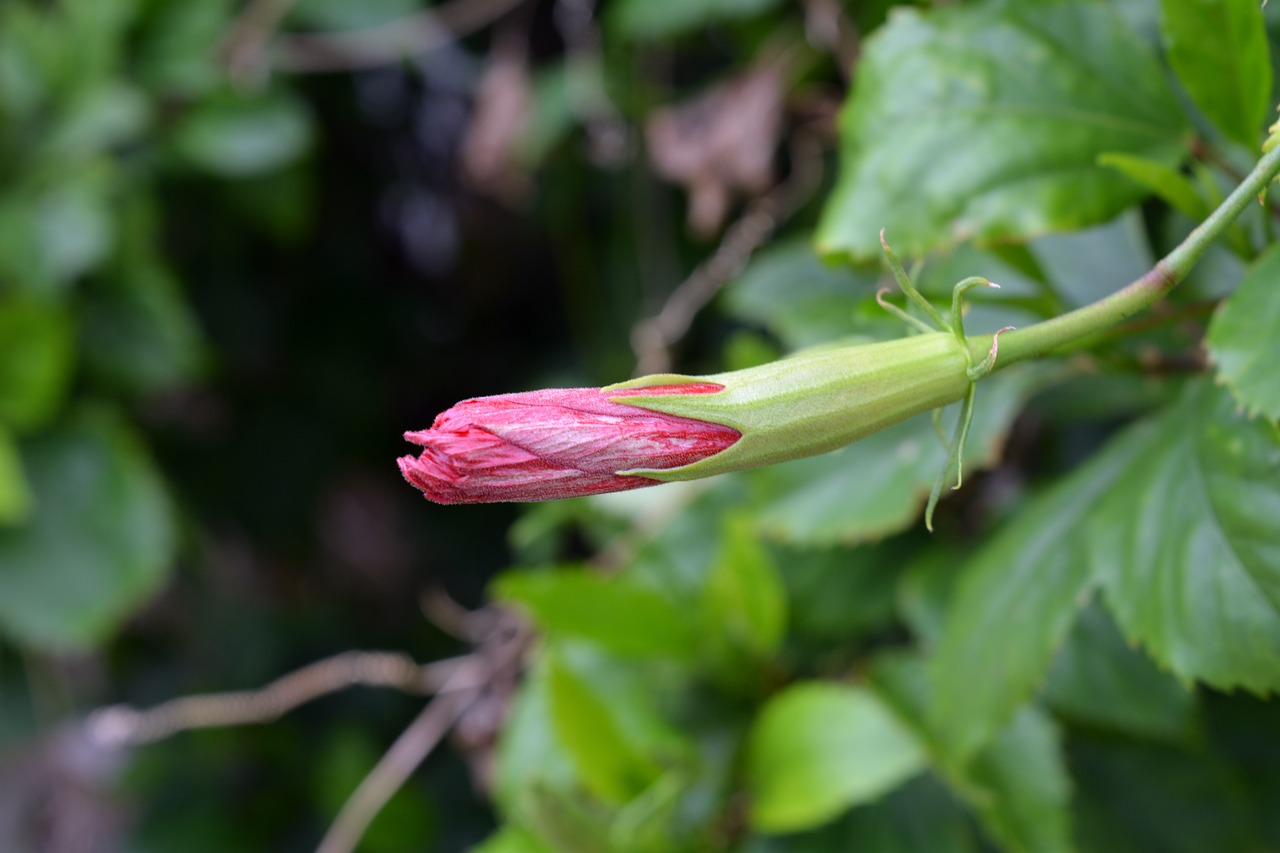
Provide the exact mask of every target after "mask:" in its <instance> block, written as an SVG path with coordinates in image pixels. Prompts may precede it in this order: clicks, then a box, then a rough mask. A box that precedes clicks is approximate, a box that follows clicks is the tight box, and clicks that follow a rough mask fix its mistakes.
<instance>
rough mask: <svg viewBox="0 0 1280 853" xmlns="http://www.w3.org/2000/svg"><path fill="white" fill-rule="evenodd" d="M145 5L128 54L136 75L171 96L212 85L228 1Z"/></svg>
mask: <svg viewBox="0 0 1280 853" xmlns="http://www.w3.org/2000/svg"><path fill="white" fill-rule="evenodd" d="M151 5H152V9H151V11H150V14H148V15H147V16H146V19H145V21H144V22H143V25H142V31H141V33H140V34H139V36H138V44H137V48H136V53H135V55H134V67H135V75H136V78H137V79H138V80H140V81H141V82H142V84H143V85H144V86H146V87H147V88H148V89H150V90H153V91H155V92H157V93H159V94H162V95H169V96H174V97H184V98H192V97H196V96H199V95H203V94H206V93H208V92H211V91H213V90H215V89H216V88H217V86H218V85H219V84H221V83H222V82H223V81H224V80H225V78H226V74H225V71H224V69H223V66H222V63H221V58H220V56H219V48H220V45H221V43H222V40H223V38H224V36H225V35H226V27H227V22H228V21H229V20H231V15H232V10H233V8H234V0H190V2H185V3H153V4H151ZM347 5H348V6H349V5H350V4H347Z"/></svg>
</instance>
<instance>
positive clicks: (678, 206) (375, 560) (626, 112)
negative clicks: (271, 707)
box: [0, 0, 889, 851]
mask: <svg viewBox="0 0 1280 853" xmlns="http://www.w3.org/2000/svg"><path fill="white" fill-rule="evenodd" d="M617 5H618V7H619V8H618V9H617V10H614V11H612V12H611V11H610V10H607V9H606V10H597V9H595V8H593V4H592V3H590V2H588V0H528V2H515V1H514V0H512V2H495V0H474V1H472V0H453V2H448V3H444V4H442V5H441V6H439V7H430V8H429V4H426V3H423V2H419V0H376V2H375V0H369V2H360V3H349V2H340V0H298V2H291V0H250V2H231V0H183V2H174V0H0V525H3V526H0V600H3V603H0V635H2V636H3V638H4V639H3V641H0V848H2V849H5V850H32V851H35V850H48V851H74V850H84V849H100V850H110V849H132V850H154V851H168V850H183V851H199V850H210V851H213V850H218V851H222V850H304V849H310V848H311V847H312V846H314V844H315V843H316V842H317V840H318V839H319V838H320V836H321V834H322V833H323V832H324V830H325V828H326V827H327V826H328V825H329V823H330V821H332V819H333V816H334V815H335V814H336V812H337V811H338V809H339V808H340V806H341V805H342V803H343V801H344V800H345V799H346V797H347V796H348V795H349V793H350V792H351V790H352V789H354V787H355V786H356V784H357V783H358V782H359V781H360V779H361V778H363V777H364V775H365V774H366V773H367V772H368V770H369V768H370V767H371V766H372V765H373V763H374V762H375V761H376V760H377V758H378V756H379V755H381V754H382V752H383V751H384V750H385V749H386V747H387V745H388V744H389V743H390V742H391V741H392V740H393V739H394V738H395V736H396V735H397V733H398V732H399V731H400V730H401V729H403V727H404V726H405V725H406V724H407V723H408V722H409V721H410V720H411V719H412V718H413V717H414V715H415V714H416V713H417V712H418V710H419V708H420V707H421V701H420V700H418V699H414V698H412V697H407V696H405V695H403V694H401V693H398V692H394V691H388V690H377V689H355V690H351V691H347V692H339V693H337V694H335V695H333V696H330V697H327V698H324V699H322V700H321V701H319V702H316V703H315V704H312V705H309V706H306V707H303V708H301V709H299V710H297V711H294V712H293V713H291V714H289V715H287V716H286V717H285V718H283V719H281V720H279V721H275V722H271V723H270V724H264V725H246V726H240V727H234V728H218V729H212V730H205V731H196V732H187V733H181V734H177V735H175V736H173V737H172V738H169V739H167V740H165V741H163V742H161V743H158V744H155V745H145V746H140V747H138V748H137V749H132V750H127V751H121V752H119V753H114V752H110V751H106V752H104V751H103V749H102V748H100V747H99V746H93V745H87V744H85V743H83V742H81V741H80V740H78V739H77V738H78V737H79V735H77V734H75V733H74V732H73V731H71V728H72V727H74V724H75V721H77V720H79V719H81V718H82V717H83V716H84V715H85V714H87V713H89V712H90V711H92V710H93V709H94V708H97V707H99V706H103V705H109V704H115V703H128V704H131V705H134V706H138V707H147V706H151V705H155V704H156V703H160V702H163V701H165V700H168V699H172V698H174V697H177V696H182V695H186V694H193V693H204V692H212V691H226V690H242V689H248V688H253V687H257V686H261V685H264V684H266V683H267V682H269V681H271V680H272V679H274V678H276V677H278V676H281V675H283V674H284V673H286V672H288V671H290V670H292V669H294V668H296V667H298V666H301V665H303V664H306V663H309V662H311V661H314V660H317V659H320V658H323V657H325V656H328V655H331V654H335V653H338V652H341V651H344V650H348V649H392V650H400V651H403V652H405V653H407V654H409V655H411V656H412V657H413V658H415V659H417V660H419V661H428V660H432V659H435V658H442V657H446V656H450V655H455V654H458V653H460V652H462V651H465V644H464V643H463V642H461V641H460V640H458V639H457V638H454V637H451V636H449V634H448V633H447V632H445V631H444V630H441V628H440V627H438V626H436V625H433V623H432V621H431V620H430V619H428V618H426V616H424V612H423V609H422V608H421V607H420V605H419V599H420V597H421V596H423V595H424V594H425V593H432V594H436V595H439V594H440V593H441V592H443V593H444V594H447V596H448V597H449V598H451V599H452V600H454V601H456V602H457V603H458V604H460V605H461V606H462V607H465V608H474V607H477V606H479V605H480V604H481V602H482V591H483V589H484V586H485V583H486V581H487V580H488V579H489V578H490V577H491V576H492V575H493V573H494V572H495V571H496V570H497V569H499V568H501V567H503V566H504V565H506V564H507V563H508V562H509V560H510V555H509V553H508V549H507V546H506V543H505V541H504V538H503V536H502V535H501V534H500V532H501V531H504V530H506V528H507V527H508V525H509V524H510V523H511V521H512V520H513V519H514V517H515V510H514V509H513V508H512V507H510V506H501V505H500V506H492V507H475V508H471V509H469V510H468V511H467V512H464V513H456V512H454V513H450V512H447V511H442V510H441V509H440V508H436V507H433V506H430V505H428V504H426V503H425V502H423V501H422V499H421V498H420V496H419V495H418V493H417V492H415V491H414V490H412V489H411V488H409V487H407V486H406V485H404V484H403V483H402V482H401V481H400V478H399V476H398V474H397V472H396V468H395V458H396V457H397V456H398V455H401V454H403V453H406V452H409V450H410V448H409V446H408V445H406V444H405V443H404V442H403V440H402V439H401V437H400V435H401V433H402V432H403V431H405V430H407V429H420V428H425V427H426V426H428V425H429V424H430V423H431V421H432V419H433V418H434V416H435V414H436V413H438V412H439V411H441V410H443V409H444V408H447V407H448V406H449V405H450V404H451V403H452V402H454V401H455V400H457V399H460V398H464V397H469V396H477V395H482V394H487V393H497V392H502V391H509V390H519V389H521V388H527V387H534V386H538V385H546V384H561V385H573V384H602V383H606V382H609V381H616V380H619V379H622V378H626V377H627V376H628V375H630V374H631V373H632V371H633V370H634V369H635V367H636V360H637V352H636V351H635V350H633V348H632V342H631V333H632V328H633V326H634V325H635V323H636V322H637V321H638V320H639V319H640V318H641V317H643V316H646V315H649V314H652V313H654V312H656V311H657V310H658V309H659V308H660V307H661V305H662V304H663V301H664V299H665V298H666V297H667V295H668V294H669V293H670V292H671V291H672V290H673V289H674V288H675V287H676V286H677V284H679V282H680V281H681V280H682V279H683V278H684V276H685V275H686V274H687V273H688V272H689V271H690V270H691V269H692V268H693V267H694V266H695V264H696V262H697V261H698V260H699V259H701V258H704V257H706V256H709V255H710V254H711V253H712V252H713V251H714V249H715V247H716V246H717V245H718V242H719V239H720V236H721V235H722V234H723V232H724V230H725V228H726V227H727V226H728V225H729V224H730V223H731V222H732V221H733V220H734V219H735V218H736V217H738V216H739V215H740V214H741V213H742V211H743V207H742V204H743V202H744V201H745V200H748V199H750V198H752V197H756V198H759V197H760V196H762V194H763V193H765V191H766V190H769V189H770V187H771V186H773V185H774V183H775V181H776V180H778V179H779V178H780V177H781V176H783V175H785V174H789V173H790V172H793V171H795V169H793V168H792V166H791V165H790V157H791V154H790V153H788V152H787V151H785V150H784V151H781V152H775V146H776V143H777V141H778V137H779V136H780V135H781V133H782V122H783V112H784V110H785V112H786V113H787V115H788V118H787V122H788V123H790V124H791V125H792V126H804V127H807V128H808V129H809V131H808V136H807V137H806V138H808V139H810V142H811V143H812V140H813V139H829V135H824V134H829V132H830V116H831V114H832V111H833V109H834V106H835V105H836V104H837V103H838V99H839V97H840V93H841V87H842V80H841V74H840V70H839V69H840V68H841V65H842V62H841V57H840V50H841V49H842V48H841V45H840V37H841V30H840V23H839V21H838V20H837V19H836V18H835V17H832V16H831V12H832V9H833V8H834V4H829V3H823V2H814V3H811V4H808V5H807V6H805V7H800V6H796V7H780V8H778V9H777V10H776V11H774V12H770V13H769V14H767V15H764V16H760V14H759V12H760V11H761V10H763V9H765V8H766V7H769V6H771V5H772V4H767V3H747V2H740V3H725V4H719V5H717V4H704V5H705V6H706V9H705V10H702V11H699V9H701V8H702V7H701V6H699V7H698V8H697V9H693V10H692V13H693V14H692V15H691V16H689V15H685V18H687V20H686V19H683V18H681V14H684V13H683V12H681V14H677V15H676V16H675V17H670V18H669V16H670V15H671V14H672V12H671V9H672V8H677V7H674V6H672V5H671V4H666V5H667V6H668V8H667V10H666V11H662V12H661V13H660V14H657V15H655V14H653V13H654V12H655V11H658V10H656V8H655V9H651V10H648V11H646V7H645V6H644V5H643V4H640V3H630V4H626V3H623V4H617ZM695 5H697V4H695ZM888 5H889V4H888V3H871V4H861V6H860V7H859V9H858V10H857V11H856V12H855V15H857V16H859V17H860V18H861V19H862V23H864V24H871V25H873V24H874V23H875V22H877V21H878V20H879V19H880V18H882V17H883V9H882V8H881V7H884V6H888ZM656 6H657V4H655V7H656ZM707 10H710V11H707ZM598 11H602V14H611V15H614V16H615V17H614V18H612V19H610V18H604V19H605V20H610V21H612V23H611V24H610V26H612V27H613V29H612V30H610V33H611V37H610V39H609V41H608V43H609V48H608V50H607V51H606V50H604V48H603V44H604V39H603V38H602V34H601V32H602V31H601V24H600V21H601V20H602V17H601V16H598V15H597V12H598ZM677 11H679V10H678V9H677ZM686 11H688V10H686ZM806 26H808V27H810V29H811V30H812V32H811V35H812V36H813V37H812V38H809V39H808V40H807V41H806V39H805V37H804V35H803V33H804V32H805V27H806ZM814 28H816V29H814ZM353 34H354V35H353ZM797 45H799V47H797ZM814 45H817V46H816V47H815V46H814ZM759 57H764V59H759ZM770 63H772V64H770ZM760 67H766V71H765V72H763V73H764V74H765V75H766V77H768V79H767V80H766V81H765V83H766V85H764V86H763V87H762V88H761V87H760V86H757V90H758V91H754V92H753V91H751V90H749V88H748V90H747V91H745V92H740V91H736V90H735V91H729V92H725V91H720V92H718V93H715V92H713V94H712V96H711V100H710V102H708V103H703V104H701V105H695V109H694V110H693V111H692V112H688V113H686V114H685V115H683V116H679V117H676V118H677V119H678V120H676V119H672V118H671V117H668V124H670V125H673V127H668V129H667V130H666V131H665V132H666V134H667V136H666V137H661V136H653V137H651V142H650V146H651V147H652V148H653V149H655V151H656V153H654V152H651V153H650V155H649V156H648V157H646V155H645V153H644V149H645V142H644V135H645V117H646V116H650V117H651V116H653V115H654V114H655V113H656V112H658V110H657V108H658V107H661V106H663V105H664V104H667V103H671V102H675V101H676V100H677V99H678V98H681V97H685V96H687V95H690V94H694V93H697V92H700V91H705V90H706V87H707V85H708V84H709V83H711V82H713V81H716V80H728V81H731V82H730V83H729V84H727V85H730V86H732V85H735V84H734V83H733V82H732V81H741V80H743V79H747V78H749V76H750V74H751V73H754V72H753V71H752V69H758V68H760ZM768 69H772V70H768ZM779 69H781V70H779ZM782 76H785V77H787V78H788V81H787V85H788V86H790V85H792V84H797V83H801V82H802V83H803V85H802V86H800V87H799V88H798V89H796V90H794V91H793V92H792V94H791V97H790V100H789V105H787V106H786V107H785V108H784V105H783V103H782V100H781V97H782V94H781V91H780V86H781V83H780V82H777V81H774V78H775V77H779V78H780V77H782ZM770 81H774V82H770ZM797 92H798V94H797ZM734 98H738V99H739V100H736V101H735V100H733V99H734ZM681 122H683V124H681ZM717 126H718V127H719V129H718V130H717V129H716V128H717ZM650 132H651V133H656V134H661V133H663V132H664V131H662V130H655V129H654V128H652V127H651V128H650ZM726 137H727V138H728V139H729V142H728V144H727V147H724V142H723V140H724V139H725V138H726ZM664 138H665V139H666V141H665V142H664V141H663V139H664ZM711 139H719V140H720V141H719V142H712V141H706V140H711ZM700 140H701V141H700ZM735 140H736V142H735ZM825 144H826V143H822V144H819V145H818V147H817V148H816V153H815V149H814V148H813V145H812V144H811V145H810V148H809V149H806V150H807V151H808V153H807V154H806V156H808V157H811V158H812V157H815V156H816V157H817V158H818V159H819V160H821V159H822V157H823V156H824V155H823V153H822V150H823V145H825ZM716 145H721V146H722V148H720V149H717V148H715V146H716ZM664 146H665V147H664ZM735 146H736V147H735ZM744 146H745V147H746V148H750V149H751V150H741V151H739V150H738V149H740V148H743V147H744ZM664 150H666V151H667V154H666V155H665V156H666V160H667V161H669V162H667V164H666V165H663V164H662V163H661V162H659V161H661V160H662V158H663V156H664V155H663V154H662V151H664ZM735 158H737V159H738V160H741V163H739V164H737V165H735ZM717 160H718V161H721V162H722V163H724V164H727V165H725V168H724V174H721V175H714V174H711V175H709V176H707V174H704V175H703V177H702V178H698V177H697V174H698V173H699V172H700V171H701V172H702V173H710V172H712V171H714V170H712V169H710V168H709V167H708V163H711V162H713V161H717ZM659 173H665V175H666V177H665V178H664V177H660V176H659ZM681 175H683V176H684V177H683V178H682V177H680V176H681ZM682 181H683V182H685V183H689V184H690V186H692V185H693V183H699V186H698V187H697V188H695V190H694V192H695V195H697V194H698V193H700V194H701V195H700V196H698V197H699V198H701V201H700V202H698V204H690V205H686V201H685V193H684V191H683V190H682V189H681V188H680V187H679V186H677V184H679V183H681V182H682ZM816 187H817V183H816V182H812V183H811V185H810V186H808V187H807V188H802V190H803V191H802V192H801V193H800V194H799V196H798V197H797V196H795V195H794V194H793V196H792V197H789V198H788V199H786V205H787V210H786V211H785V213H786V214H787V215H789V214H790V213H791V212H792V211H793V210H794V209H796V208H797V207H800V206H802V205H803V204H804V203H805V202H806V201H807V200H808V199H809V198H811V197H812V193H813V192H815V191H816ZM776 202H777V199H773V200H770V201H769V204H774V205H775V207H773V208H769V210H770V211H773V212H776V211H777V210H780V209H781V208H778V207H777V206H776ZM695 208H698V210H700V212H698V213H696V217H697V220H696V221H692V220H691V221H690V222H686V209H688V210H689V216H690V217H695V212H694V209H695ZM778 218H780V219H781V218H783V217H782V216H779V217H778ZM765 236H767V234H764V233H762V234H760V235H756V236H751V237H749V239H747V240H746V241H745V249H746V252H747V253H749V251H750V249H751V248H754V246H756V245H758V244H759V243H760V242H762V241H763V239H764V238H765ZM739 254H742V253H739ZM729 260H730V261H731V264H730V267H729V269H728V270H727V272H722V273H717V274H716V275H715V276H713V279H714V281H713V282H712V290H714V286H715V285H716V284H717V283H723V279H724V278H726V277H727V273H729V272H732V271H733V264H734V263H737V262H738V261H740V260H741V258H730V259H729ZM717 322H721V323H722V322H723V321H717ZM729 331H731V330H730V329H729V328H727V327H724V326H723V325H716V323H714V322H713V323H703V322H701V321H699V324H698V326H697V328H696V334H695V335H693V336H690V337H689V338H688V339H687V340H686V342H685V344H683V345H682V348H680V349H679V350H678V351H677V352H676V353H675V363H676V366H678V367H681V368H685V369H691V370H692V369H697V368H700V367H715V366H716V365H717V361H716V357H715V355H714V354H715V353H716V352H717V351H718V349H719V344H720V343H721V342H722V341H723V340H724V338H725V336H726V335H727V334H728V333H729ZM660 349H661V348H660ZM19 459H21V462H20V463H19V462H18V461H17V460H19ZM570 550H572V545H570ZM475 778H476V777H475V776H474V775H473V773H472V772H471V770H470V769H469V768H468V766H467V760H466V758H465V757H463V753H461V752H458V751H450V750H447V749H446V750H440V751H437V754H435V755H434V756H433V757H432V758H431V759H430V761H429V762H428V763H427V765H426V767H425V769H424V770H423V772H421V773H419V774H417V775H416V776H415V777H414V778H413V780H412V781H411V782H410V784H409V786H408V787H407V788H406V789H404V790H403V791H401V793H399V794H397V795H396V797H395V798H393V799H392V801H391V802H390V804H389V805H388V807H387V808H386V810H385V811H384V812H383V814H382V815H381V816H380V817H379V818H378V819H377V821H376V822H375V824H374V826H373V828H372V829H371V830H370V832H369V833H368V835H367V836H366V840H365V843H364V846H363V847H362V848H361V849H365V850H371V851H378V850H386V851H391V850H410V849H412V850H441V851H453V850H460V849H464V848H465V847H466V846H468V845H469V844H471V843H474V842H476V841H478V840H480V839H482V838H483V837H484V836H485V835H486V834H487V833H488V832H489V830H490V829H491V827H492V825H493V820H494V818H493V816H492V815H491V814H490V812H489V810H488V806H487V805H486V798H485V796H484V795H483V794H482V793H481V792H479V791H477V790H476V788H475V786H474V780H475Z"/></svg>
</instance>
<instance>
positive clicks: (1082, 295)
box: [1027, 210, 1155, 307]
mask: <svg viewBox="0 0 1280 853" xmlns="http://www.w3.org/2000/svg"><path fill="white" fill-rule="evenodd" d="M1027 248H1028V249H1029V250H1030V252H1031V254H1032V255H1033V256H1034V257H1035V259H1036V261H1038V262H1039V264H1040V268H1041V269H1042V270H1044V273H1045V276H1046V278H1048V280H1049V283H1050V284H1051V285H1052V286H1053V289H1054V290H1055V291H1056V292H1057V293H1058V294H1059V295H1060V296H1061V297H1062V299H1063V302H1064V303H1065V304H1066V306H1067V307H1075V306H1079V305H1088V304H1089V303H1091V302H1095V301H1097V300H1099V299H1101V298H1102V297H1104V296H1107V295H1109V294H1111V293H1114V292H1115V291H1117V290H1119V289H1120V288H1121V287H1124V286H1125V285H1126V284H1128V283H1129V282H1131V281H1133V280H1135V279H1137V278H1139V277H1140V276H1142V275H1144V274H1145V273H1146V272H1147V270H1149V269H1151V267H1152V266H1154V265H1155V258H1154V257H1152V254H1151V248H1150V241H1149V240H1148V239H1147V234H1146V227H1145V226H1144V224H1143V222H1142V216H1141V214H1140V213H1139V212H1138V211H1137V210H1131V211H1129V212H1127V213H1125V214H1124V215H1123V216H1118V217H1116V218H1115V219H1113V220H1112V221H1110V222H1107V223H1105V224H1103V225H1098V226H1095V227H1093V228H1087V229H1085V230H1082V231H1075V232H1072V233H1070V234H1048V235H1045V236H1044V237H1041V238H1040V239H1038V240H1035V241H1034V242H1032V243H1031V244H1030V245H1029V246H1028V247H1027Z"/></svg>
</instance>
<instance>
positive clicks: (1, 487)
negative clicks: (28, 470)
mask: <svg viewBox="0 0 1280 853" xmlns="http://www.w3.org/2000/svg"><path fill="white" fill-rule="evenodd" d="M30 512H31V489H30V488H29V487H28V486H27V478H26V477H25V476H24V475H23V473H22V460H21V459H19V458H18V446H17V444H15V443H14V440H13V436H12V435H11V434H10V433H9V431H8V430H7V429H5V428H4V427H3V426H0V527H3V526H4V525H7V524H16V523H17V522H19V521H23V520H25V519H26V518H27V515H28V514H29V513H30Z"/></svg>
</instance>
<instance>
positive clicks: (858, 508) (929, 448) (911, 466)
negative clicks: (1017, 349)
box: [750, 368, 1040, 546]
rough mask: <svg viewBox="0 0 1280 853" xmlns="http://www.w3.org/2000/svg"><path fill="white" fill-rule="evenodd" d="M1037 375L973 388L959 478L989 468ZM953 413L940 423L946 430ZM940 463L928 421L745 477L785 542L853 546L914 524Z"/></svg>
mask: <svg viewBox="0 0 1280 853" xmlns="http://www.w3.org/2000/svg"><path fill="white" fill-rule="evenodd" d="M1039 376H1040V374H1039V372H1038V371H1036V370H1029V371H1024V370H1019V369H1016V368H1011V369H1009V370H1007V371H1005V372H1003V373H999V374H996V375H995V376H992V377H990V378H989V379H987V380H984V381H983V382H982V384H981V386H980V387H979V388H978V403H977V408H976V411H975V413H974V419H973V426H972V428H971V431H970V433H969V442H968V444H967V446H966V448H965V457H964V462H965V469H964V470H965V471H966V473H972V472H973V471H974V470H976V469H978V468H981V467H984V466H986V465H990V464H992V463H994V462H995V461H996V460H997V459H998V458H999V454H1000V450H1001V448H1002V446H1003V443H1004V434H1005V432H1006V431H1007V430H1008V428H1009V425H1010V424H1011V423H1012V422H1013V419H1014V417H1015V416H1016V415H1017V413H1018V410H1019V409H1020V408H1021V405H1022V402H1023V400H1024V399H1025V396H1026V395H1027V394H1028V393H1029V391H1030V390H1031V387H1032V386H1033V384H1034V383H1035V382H1036V381H1037V379H1038V378H1039ZM957 408H958V407H957V406H951V407H949V408H948V410H947V414H946V416H945V417H944V418H943V423H944V424H945V425H946V429H947V430H948V431H950V429H951V425H952V423H953V422H954V418H955V412H956V409H957ZM945 461H946V450H945V448H944V447H943V445H942V442H941V441H940V440H939V439H938V435H937V432H936V431H935V429H934V427H933V423H932V421H931V419H930V416H929V415H920V416H918V417H915V418H912V419H910V420H908V421H906V422H904V423H901V424H898V425H896V426H892V427H890V428H888V429H886V430H882V431H881V432H878V433H875V434H874V435H871V436H868V437H867V438H864V439H861V440H860V441H857V442H854V443H853V444H851V445H849V446H848V447H844V448H841V449H840V450H837V451H835V452H833V453H827V454H823V455H821V456H814V457H810V458H808V459H797V460H796V461H794V462H786V463H784V464H782V465H774V466H772V467H770V468H765V469H762V470H760V471H757V472H752V473H751V475H750V476H751V479H753V480H754V481H755V482H756V483H757V484H758V487H759V490H760V493H761V494H763V495H767V496H768V497H767V499H766V500H765V502H764V503H763V504H762V505H761V506H760V508H759V512H758V523H759V524H760V527H761V528H762V529H763V530H765V531H766V532H768V533H769V534H770V535H772V536H776V537H777V538H779V539H781V540H782V541H785V542H792V543H796V544H803V545H811V546H829V545H833V544H836V543H842V544H853V543H856V542H862V541H866V540H872V539H878V538H880V537H883V536H886V535H888V534H890V533H896V532H897V531H899V530H901V529H902V528H904V527H907V526H908V525H910V524H911V523H912V522H914V521H915V520H916V518H917V517H918V516H919V513H920V510H921V508H922V507H923V505H924V500H925V498H926V497H927V496H928V494H929V489H930V487H931V486H932V485H933V482H934V480H935V479H936V478H937V476H938V472H939V471H940V470H941V469H942V466H943V464H944V463H945Z"/></svg>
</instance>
